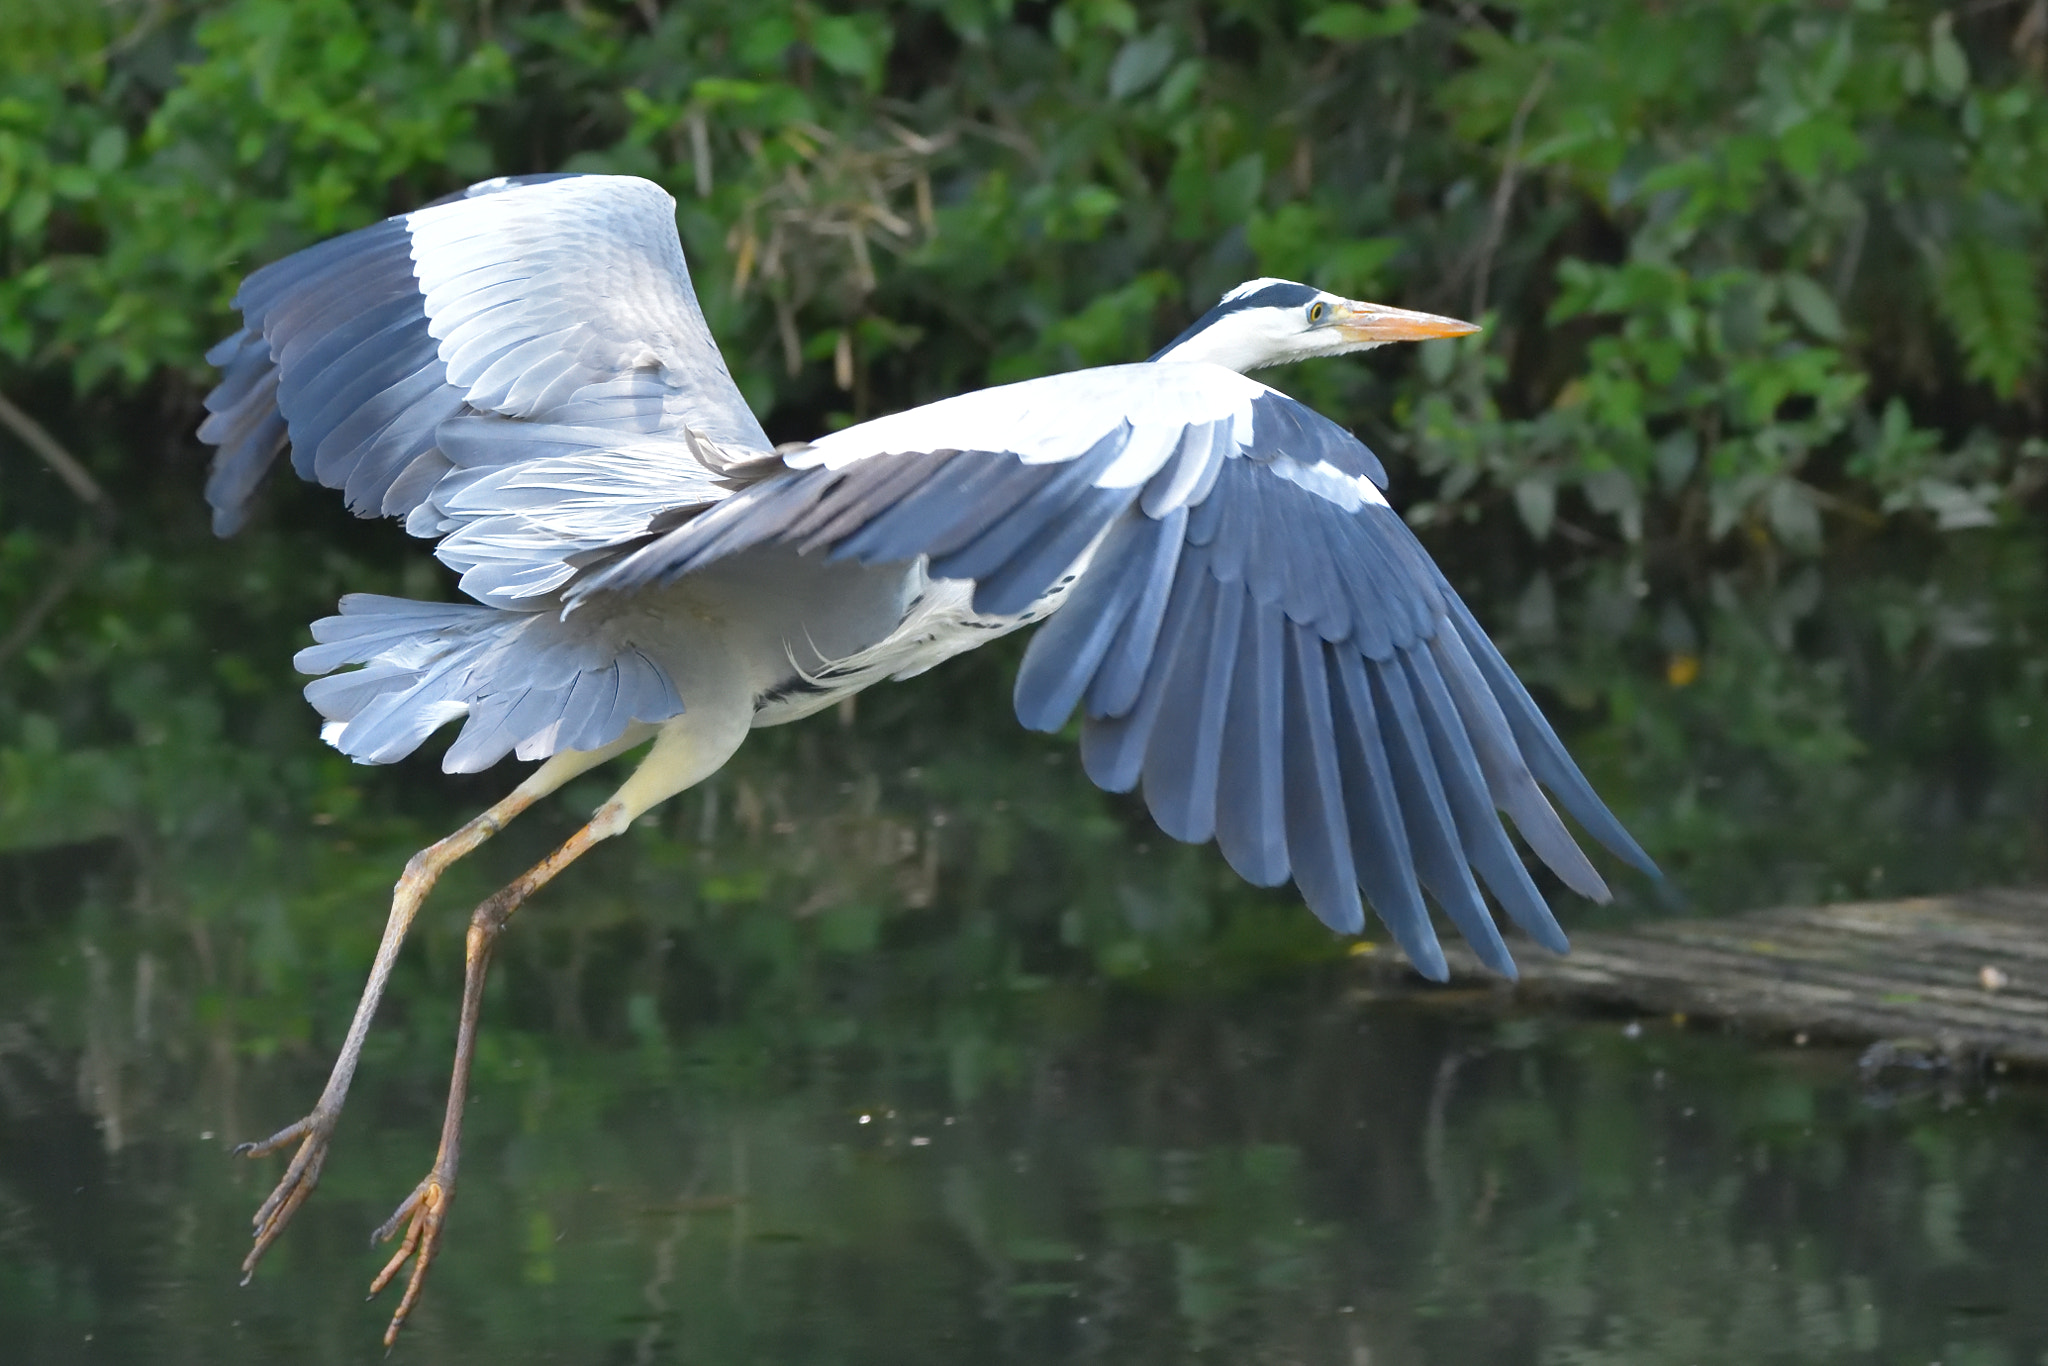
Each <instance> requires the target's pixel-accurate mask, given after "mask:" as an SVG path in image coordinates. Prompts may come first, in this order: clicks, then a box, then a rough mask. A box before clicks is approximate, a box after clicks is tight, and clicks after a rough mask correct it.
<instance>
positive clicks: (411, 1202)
mask: <svg viewBox="0 0 2048 1366" xmlns="http://www.w3.org/2000/svg"><path fill="white" fill-rule="evenodd" d="M454 1198H455V1167H454V1164H453V1163H446V1164H444V1163H442V1162H436V1163H435V1164H434V1169H433V1170H432V1171H430V1172H428V1173H427V1177H426V1180H424V1181H422V1182H420V1183H419V1185H417V1186H415V1187H413V1190H412V1194H411V1195H408V1196H406V1197H405V1199H404V1201H403V1202H401V1203H400V1204H399V1206H398V1208H397V1209H395V1210H393V1211H392V1213H391V1217H390V1218H389V1219H386V1220H385V1221H384V1223H383V1224H382V1225H381V1226H380V1227H379V1228H378V1229H377V1231H376V1232H375V1233H373V1234H371V1235H370V1242H371V1244H372V1245H373V1246H374V1245H375V1244H377V1243H388V1242H390V1241H391V1240H392V1238H394V1237H396V1236H397V1234H398V1226H399V1225H400V1224H404V1225H405V1241H403V1242H401V1243H400V1244H399V1245H398V1251H396V1252H394V1253H392V1254H391V1260H390V1261H388V1262H386V1263H385V1264H384V1269H383V1270H382V1271H379V1272H378V1273H377V1279H375V1280H373V1281H371V1282H370V1297H371V1298H372V1299H374V1298H376V1296H377V1295H378V1294H379V1293H381V1292H382V1291H383V1289H384V1287H385V1286H387V1285H389V1284H391V1282H392V1280H393V1278H395V1277H396V1276H397V1275H398V1272H399V1270H400V1268H402V1267H403V1266H404V1265H405V1264H406V1262H407V1261H408V1260H410V1261H411V1262H412V1275H411V1277H410V1278H409V1279H408V1280H407V1281H406V1283H405V1294H404V1295H402V1296H400V1297H399V1301H398V1309H397V1311H396V1312H395V1313H393V1314H392V1315H391V1326H390V1327H388V1328H386V1329H385V1330H384V1345H385V1346H386V1347H390V1346H391V1345H392V1344H393V1343H395V1342H397V1341H398V1330H399V1329H401V1328H403V1327H405V1321H406V1319H407V1318H409V1317H411V1315H412V1309H413V1306H414V1305H415V1304H418V1303H419V1298H420V1288H421V1287H422V1286H424V1285H425V1284H426V1282H427V1268H428V1266H430V1265H432V1263H433V1260H434V1254H435V1253H437V1252H439V1251H440V1250H441V1230H442V1228H443V1226H445V1225H446V1223H447V1221H448V1205H449V1203H450V1202H451V1201H453V1200H454Z"/></svg>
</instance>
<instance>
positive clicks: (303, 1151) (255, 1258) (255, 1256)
mask: <svg viewBox="0 0 2048 1366" xmlns="http://www.w3.org/2000/svg"><path fill="white" fill-rule="evenodd" d="M340 1118H341V1107H340V1106H339V1105H336V1106H333V1107H329V1106H328V1104H327V1102H326V1098H325V1097H324V1096H323V1097H322V1098H321V1102H320V1104H318V1105H316V1106H314V1107H313V1112H312V1113H311V1114H309V1115H307V1116H306V1117H305V1118H304V1119H301V1120H299V1121H298V1122H296V1123H293V1124H287V1125H286V1126H285V1127H284V1128H282V1129H279V1130H278V1131H277V1132H276V1133H274V1134H272V1135H271V1136H270V1137H269V1138H266V1139H263V1140H261V1141H260V1142H256V1143H243V1144H240V1145H239V1146H237V1147H236V1148H235V1156H236V1157H264V1156H267V1155H268V1154H270V1153H274V1152H276V1151H277V1150H278V1149H280V1148H282V1147H284V1146H285V1145H286V1144H288V1143H294V1142H296V1143H297V1144H298V1145H299V1150H298V1151H297V1152H296V1153H293V1154H292V1160H291V1165H289V1166H287V1167H286V1168H285V1169H284V1175H283V1176H282V1177H281V1178H279V1180H278V1183H277V1187H276V1189H274V1190H272V1191H271V1192H270V1198H269V1199H267V1200H265V1201H264V1202H263V1203H262V1205H260V1206H258V1207H257V1210H256V1215H255V1217H254V1218H253V1219H252V1220H250V1222H251V1223H252V1224H253V1225H254V1226H255V1238H256V1244H255V1246H254V1247H251V1248H250V1249H249V1255H248V1256H247V1257H244V1258H243V1259H242V1284H243V1285H247V1284H248V1283H249V1278H250V1277H252V1276H254V1275H255V1274H256V1263H258V1262H260V1261H262V1260H263V1254H264V1253H266V1252H268V1251H269V1250H270V1245H271V1244H272V1243H274V1242H276V1241H277V1237H278V1235H279V1234H280V1233H283V1232H284V1229H285V1225H286V1224H289V1223H290V1222H291V1221H292V1216H293V1215H294V1214H297V1213H298V1212H299V1206H301V1205H303V1204H305V1203H306V1197H307V1196H309V1195H311V1194H312V1193H313V1188H314V1187H315V1186H317V1185H319V1184H320V1169H321V1168H322V1167H324V1166H326V1165H327V1145H328V1143H329V1141H330V1140H331V1139H332V1138H333V1137H334V1125H335V1121H337V1120H339V1119H340Z"/></svg>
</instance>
